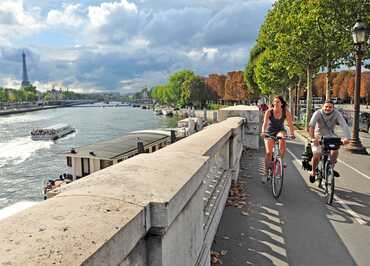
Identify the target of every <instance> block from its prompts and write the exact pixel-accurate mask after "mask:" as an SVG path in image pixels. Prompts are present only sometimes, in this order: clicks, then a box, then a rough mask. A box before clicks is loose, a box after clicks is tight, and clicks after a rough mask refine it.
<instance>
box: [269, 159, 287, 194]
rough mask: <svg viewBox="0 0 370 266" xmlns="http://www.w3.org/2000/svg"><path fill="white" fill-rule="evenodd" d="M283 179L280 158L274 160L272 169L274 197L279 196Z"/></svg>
mask: <svg viewBox="0 0 370 266" xmlns="http://www.w3.org/2000/svg"><path fill="white" fill-rule="evenodd" d="M283 181H284V168H283V162H282V160H281V158H277V159H275V160H274V165H273V171H272V178H271V184H272V195H273V196H274V198H275V199H277V198H279V197H280V195H281V192H282V190H283Z"/></svg>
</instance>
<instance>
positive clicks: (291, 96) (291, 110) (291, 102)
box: [288, 87, 294, 116]
mask: <svg viewBox="0 0 370 266" xmlns="http://www.w3.org/2000/svg"><path fill="white" fill-rule="evenodd" d="M288 90H289V108H290V113H291V114H292V116H294V95H293V92H294V89H293V88H292V87H289V88H288Z"/></svg>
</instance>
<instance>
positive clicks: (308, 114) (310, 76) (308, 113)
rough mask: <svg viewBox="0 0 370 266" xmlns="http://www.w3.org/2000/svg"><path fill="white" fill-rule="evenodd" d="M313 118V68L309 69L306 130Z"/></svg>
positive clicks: (309, 67)
mask: <svg viewBox="0 0 370 266" xmlns="http://www.w3.org/2000/svg"><path fill="white" fill-rule="evenodd" d="M311 116H312V71H311V66H308V67H307V104H306V121H305V129H306V130H308V124H309V122H310V119H311Z"/></svg>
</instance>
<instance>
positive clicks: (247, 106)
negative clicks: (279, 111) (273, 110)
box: [221, 105, 259, 111]
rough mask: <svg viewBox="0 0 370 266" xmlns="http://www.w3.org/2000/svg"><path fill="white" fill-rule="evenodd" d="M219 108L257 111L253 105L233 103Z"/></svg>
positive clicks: (256, 107)
mask: <svg viewBox="0 0 370 266" xmlns="http://www.w3.org/2000/svg"><path fill="white" fill-rule="evenodd" d="M221 110H237V111H259V108H258V106H255V105H234V106H229V107H225V108H222V109H221Z"/></svg>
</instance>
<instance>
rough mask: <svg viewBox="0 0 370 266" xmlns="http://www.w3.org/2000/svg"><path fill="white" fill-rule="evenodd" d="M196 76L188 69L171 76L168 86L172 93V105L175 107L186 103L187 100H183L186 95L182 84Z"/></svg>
mask: <svg viewBox="0 0 370 266" xmlns="http://www.w3.org/2000/svg"><path fill="white" fill-rule="evenodd" d="M194 76H195V75H194V73H193V72H192V71H190V70H186V69H185V70H180V71H178V72H176V73H174V74H172V75H171V76H170V78H169V81H168V84H167V86H168V89H169V91H170V96H171V100H170V102H171V103H173V104H175V105H181V104H183V103H184V101H185V99H182V95H185V94H184V93H183V92H182V89H183V86H182V83H183V82H184V81H186V80H188V79H191V78H193V77H194Z"/></svg>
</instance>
